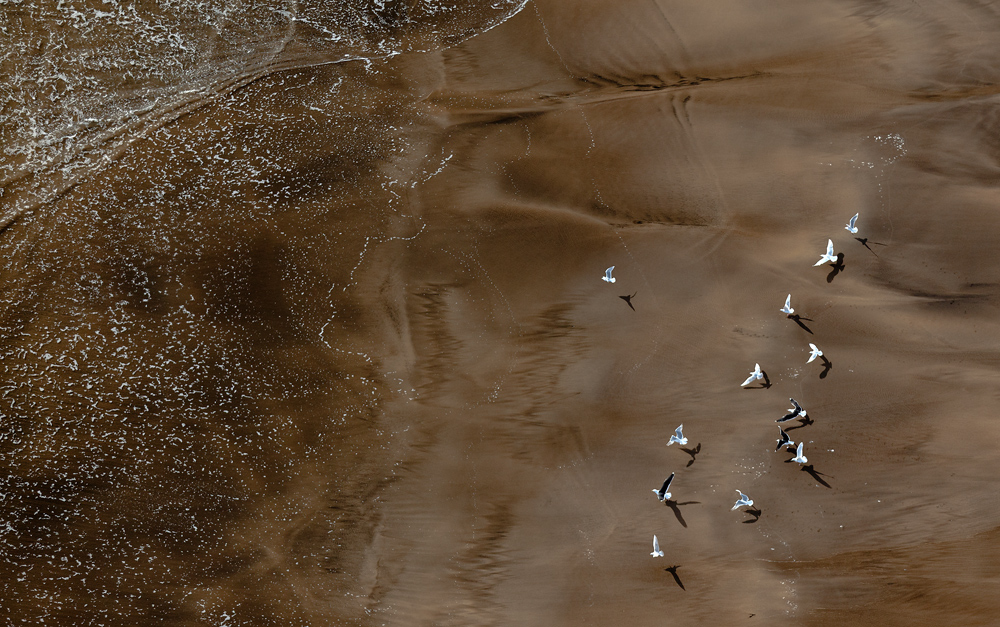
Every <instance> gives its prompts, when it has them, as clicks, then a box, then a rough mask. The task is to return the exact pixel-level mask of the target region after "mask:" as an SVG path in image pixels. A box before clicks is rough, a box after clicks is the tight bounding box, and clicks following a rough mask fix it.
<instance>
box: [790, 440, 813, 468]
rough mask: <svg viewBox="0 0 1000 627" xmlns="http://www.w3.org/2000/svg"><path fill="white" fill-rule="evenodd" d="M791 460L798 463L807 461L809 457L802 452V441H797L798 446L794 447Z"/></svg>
mask: <svg viewBox="0 0 1000 627" xmlns="http://www.w3.org/2000/svg"><path fill="white" fill-rule="evenodd" d="M792 461H793V462H798V463H800V464H804V463H806V462H807V461H809V458H807V457H806V456H805V455H803V454H802V442H799V448H797V449H795V457H793V458H792Z"/></svg>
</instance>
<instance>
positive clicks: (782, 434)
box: [601, 213, 885, 588]
mask: <svg viewBox="0 0 1000 627" xmlns="http://www.w3.org/2000/svg"><path fill="white" fill-rule="evenodd" d="M859 215H860V213H855V214H854V216H853V217H852V218H851V219H850V220H849V221H848V222H847V226H845V227H844V228H845V229H847V231H848V232H850V233H851V234H852V235H856V234H857V233H858V227H857V221H858V217H859ZM854 239H856V240H857V241H859V242H861V244H862V245H863V246H864V247H865V248H867V249H868V250H870V251H871V248H870V247H869V246H868V243H869V242H868V238H866V237H865V238H862V237H855V238H854ZM871 243H873V244H878V245H880V246H885V244H880V243H879V242H871ZM874 252H875V251H872V253H874ZM877 256H878V255H876V257H877ZM827 262H829V263H832V264H834V266H835V268H843V254H842V253H841V254H839V255H838V254H837V253H836V252H834V249H833V240H832V239H828V240H827V243H826V252H825V253H823V255H822V256H821V257H820V258H819V261H817V262H816V263H815V264H813V266H814V267H815V266H820V265H823V264H824V263H827ZM614 269H615V267H614V266H611V267H610V268H608V269H607V270H605V271H604V276H603V277H601V278H602V279H603V280H604V281H606V282H608V283H614V282H615V277H613V276H612V272H613V271H614ZM835 271H836V270H835ZM828 280H829V279H828ZM634 296H635V294H632V295H629V296H620V297H619V298H622V299H623V300H624V301H625V302H626V303H627V304H628V306H629V307H630V308H632V310H633V311H634V310H635V307H633V306H632V298H633V297H634ZM779 311H780V312H781V313H783V314H785V315H786V316H788V318H791V319H793V320H795V321H796V322H798V321H799V320H808V319H807V318H801V317H800V316H797V315H795V309H794V308H793V307H792V295H791V294H789V295H788V296H786V297H785V305H784V306H783V307H782V308H781V309H779ZM799 326H803V327H804V325H802V324H801V323H800V322H799ZM806 330H807V331H809V329H808V328H807V329H806ZM809 332H810V333H812V331H809ZM817 358H819V359H821V360H822V361H823V364H824V366H825V367H826V368H827V369H829V368H830V367H831V364H830V362H829V360H828V359H827V358H826V357H824V355H823V351H822V350H820V348H819V347H818V346H816V345H815V344H813V343H812V342H809V359H807V360H806V363H807V364H809V363H812V362H813V361H815V360H816V359H817ZM825 373H826V371H824V373H823V374H822V375H820V378H823V377H824V376H825ZM755 381H763V386H762V387H765V388H767V387H770V381H769V380H768V378H767V374H766V373H765V372H764V371H763V370H761V368H760V364H759V363H756V364H754V368H753V371H751V372H750V376H748V377H747V379H746V380H745V381H744V382H743V383H741V384H740V385H741V387H746V386H748V385H750V384H751V383H753V382H755ZM788 400H789V402H791V404H792V407H791V408H789V410H788V413H786V414H785V415H784V416H782V417H781V418H778V419H777V420H776V421H775V422H777V423H779V425H778V445H777V446H776V447H775V449H774V451H775V452H778V451H780V450H781V449H782V448H784V449H785V450H786V451H788V452H791V451H793V450H794V451H795V457H793V458H792V459H790V460H788V461H790V462H795V463H797V464H800V465H805V464H807V463H808V462H809V458H807V457H806V456H805V453H804V452H803V449H804V448H805V444H804V443H803V442H801V441H800V442H799V443H798V445H796V443H795V442H793V441H792V439H791V437H790V436H789V435H788V432H786V431H785V430H784V429H783V428H782V427H781V423H785V422H788V421H790V420H796V419H798V420H800V421H802V422H803V425H805V424H810V423H811V420H810V419H809V418H808V417H807V416H808V413H807V412H806V410H805V409H803V408H802V405H800V404H799V402H798V401H796V400H795V399H794V398H789V399H788ZM683 430H684V425H683V424H682V425H680V426H679V427H677V429H675V430H674V435H672V436H670V440H669V441H668V442H667V446H670V445H672V444H680V445H681V446H684V445H686V444H687V443H688V439H687V438H686V437H685V436H684V432H683ZM699 448H700V446H699ZM689 465H690V464H689ZM810 468H811V467H808V466H807V467H804V468H803V469H804V470H809V469H810ZM813 473H815V471H813ZM675 475H676V473H673V472H672V473H670V476H669V477H667V479H666V480H665V481H664V482H663V485H661V486H660V487H659V489H656V488H654V489H653V493H654V494H656V498H657V500H659V501H660V502H661V503H664V504H668V503H669V502H670V501H671V498H672V494H671V493H670V486H671V484H673V481H674V476H675ZM814 476H815V474H814ZM820 481H821V483H823V482H822V480H820ZM824 484H825V483H824ZM736 493H737V494H739V500H737V501H736V504H735V505H733V508H732V511H736V510H738V509H739V508H741V507H747V508H752V507H753V499H752V498H750V497H749V496H747V495H746V494H743V492H741V491H740V490H736ZM747 511H748V512H750V513H752V514H754V515H755V516H757V517H759V516H760V511H759V509H758V510H750V509H748V510H747ZM685 526H686V525H685ZM650 555H652V556H653V557H663V555H664V553H663V551H662V550H661V549H660V542H659V540H658V539H657V537H656V535H653V552H652V553H650ZM675 568H676V567H675ZM668 570H669V569H668ZM675 578H676V575H675ZM681 587H682V588H683V585H682V586H681Z"/></svg>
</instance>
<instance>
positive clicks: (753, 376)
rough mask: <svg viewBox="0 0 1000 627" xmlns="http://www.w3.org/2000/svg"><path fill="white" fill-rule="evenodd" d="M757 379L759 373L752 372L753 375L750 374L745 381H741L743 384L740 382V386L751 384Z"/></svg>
mask: <svg viewBox="0 0 1000 627" xmlns="http://www.w3.org/2000/svg"><path fill="white" fill-rule="evenodd" d="M756 379H757V375H755V374H751V375H750V376H749V377H747V380H746V381H744V382H743V383H741V384H740V386H744V385H750V384H751V383H753V382H754V381H755V380H756Z"/></svg>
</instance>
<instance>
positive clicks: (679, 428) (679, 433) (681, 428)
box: [671, 425, 684, 476]
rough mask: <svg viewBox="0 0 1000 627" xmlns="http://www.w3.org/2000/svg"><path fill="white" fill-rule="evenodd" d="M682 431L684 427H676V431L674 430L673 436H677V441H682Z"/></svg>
mask: <svg viewBox="0 0 1000 627" xmlns="http://www.w3.org/2000/svg"><path fill="white" fill-rule="evenodd" d="M683 430H684V425H681V426H679V427H677V428H676V429H674V435H676V436H677V439H678V440H683V439H684V434H683V433H682V431H683ZM671 476H673V475H671Z"/></svg>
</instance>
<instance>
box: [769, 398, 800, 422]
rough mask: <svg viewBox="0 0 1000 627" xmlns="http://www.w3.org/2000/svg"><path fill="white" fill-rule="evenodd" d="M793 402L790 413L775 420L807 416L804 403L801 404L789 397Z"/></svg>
mask: <svg viewBox="0 0 1000 627" xmlns="http://www.w3.org/2000/svg"><path fill="white" fill-rule="evenodd" d="M788 400H789V401H791V403H792V407H791V408H790V409H789V410H788V413H787V414H785V415H784V416H782V417H781V418H778V419H777V420H775V422H788V421H789V420H794V419H795V418H805V417H806V410H804V409H802V405H799V404H798V403H797V402H796V401H795V399H794V398H790V399H788Z"/></svg>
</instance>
